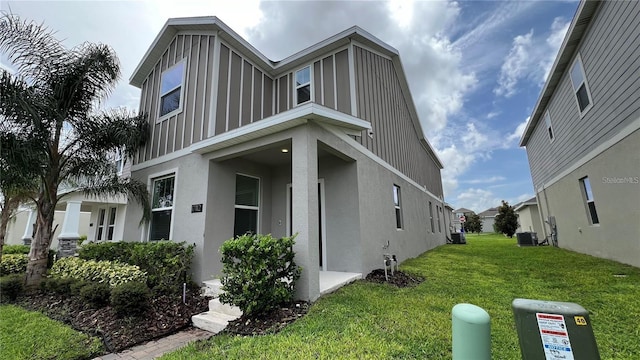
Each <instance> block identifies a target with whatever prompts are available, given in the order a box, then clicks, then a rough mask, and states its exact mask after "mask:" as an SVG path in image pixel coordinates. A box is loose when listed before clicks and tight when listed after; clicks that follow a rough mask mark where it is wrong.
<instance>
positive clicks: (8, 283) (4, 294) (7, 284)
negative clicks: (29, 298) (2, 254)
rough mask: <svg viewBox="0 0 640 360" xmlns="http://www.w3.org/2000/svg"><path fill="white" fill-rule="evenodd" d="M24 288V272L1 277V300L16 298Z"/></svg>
mask: <svg viewBox="0 0 640 360" xmlns="http://www.w3.org/2000/svg"><path fill="white" fill-rule="evenodd" d="M23 290H24V274H12V275H8V276H2V277H0V300H15V299H16V298H17V297H18V295H20V293H22V291H23Z"/></svg>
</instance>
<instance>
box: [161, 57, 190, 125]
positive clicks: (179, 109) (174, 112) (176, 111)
mask: <svg viewBox="0 0 640 360" xmlns="http://www.w3.org/2000/svg"><path fill="white" fill-rule="evenodd" d="M180 65H182V66H183V68H182V81H181V82H180V85H178V86H175V87H172V88H171V89H169V90H167V91H165V92H164V93H163V92H162V80H163V78H164V75H165V74H166V73H167V72H169V71H171V70H173V68H175V67H176V66H180ZM187 65H188V64H187V58H184V59H182V60H180V61H178V62H176V63H175V64H173V65H172V66H171V67H169V68H167V69H166V70H164V71H163V72H162V73H161V74H160V84H159V85H160V86H159V88H158V116H157V117H156V118H157V119H158V120H157V121H156V123H159V122H162V121H163V120H166V119H168V118H170V117H172V116H174V115H177V114H179V113H181V112H182V108H183V107H184V93H185V91H184V88H185V83H186V82H187ZM177 88H180V102H179V103H178V107H177V108H176V109H174V110H172V111H169V112H168V113H166V114H164V115H160V113H161V112H162V97H163V96H165V95H167V94H169V93H171V92H173V91H174V90H176V89H177Z"/></svg>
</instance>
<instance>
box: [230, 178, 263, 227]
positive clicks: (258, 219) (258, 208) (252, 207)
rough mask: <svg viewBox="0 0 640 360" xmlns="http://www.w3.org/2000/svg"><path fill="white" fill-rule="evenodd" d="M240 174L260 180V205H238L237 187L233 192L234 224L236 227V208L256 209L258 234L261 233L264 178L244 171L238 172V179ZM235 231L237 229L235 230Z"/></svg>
mask: <svg viewBox="0 0 640 360" xmlns="http://www.w3.org/2000/svg"><path fill="white" fill-rule="evenodd" d="M238 175H239V176H244V177H248V178H252V179H257V180H258V206H249V205H238V204H236V200H235V197H236V194H237V191H238V189H236V191H235V192H234V193H233V212H234V218H233V226H234V228H235V226H236V219H235V210H236V209H246V210H256V217H257V219H256V234H260V225H261V224H260V204H262V179H261V178H260V177H259V176H253V175H248V174H243V173H236V179H237V177H238ZM234 232H235V230H234Z"/></svg>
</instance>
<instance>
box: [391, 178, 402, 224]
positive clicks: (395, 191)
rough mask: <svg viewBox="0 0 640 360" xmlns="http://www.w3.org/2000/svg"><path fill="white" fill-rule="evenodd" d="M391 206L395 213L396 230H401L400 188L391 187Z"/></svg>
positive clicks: (396, 186)
mask: <svg viewBox="0 0 640 360" xmlns="http://www.w3.org/2000/svg"><path fill="white" fill-rule="evenodd" d="M393 206H394V207H395V211H396V229H402V208H401V207H402V199H401V198H400V186H398V185H393Z"/></svg>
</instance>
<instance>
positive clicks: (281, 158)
mask: <svg viewBox="0 0 640 360" xmlns="http://www.w3.org/2000/svg"><path fill="white" fill-rule="evenodd" d="M283 149H286V150H287V151H288V152H283V151H282V150H283ZM330 155H332V154H331V153H330V152H329V151H327V150H326V149H324V148H323V147H322V146H318V158H319V159H320V158H323V157H327V156H330ZM239 157H240V158H243V159H245V160H249V161H252V162H255V163H259V164H264V165H269V166H279V165H284V164H290V163H291V141H284V142H279V143H276V144H273V145H271V146H269V147H267V148H260V149H256V151H253V152H249V153H245V154H243V155H242V156H239Z"/></svg>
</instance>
